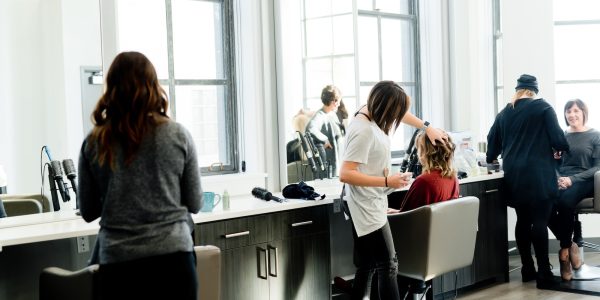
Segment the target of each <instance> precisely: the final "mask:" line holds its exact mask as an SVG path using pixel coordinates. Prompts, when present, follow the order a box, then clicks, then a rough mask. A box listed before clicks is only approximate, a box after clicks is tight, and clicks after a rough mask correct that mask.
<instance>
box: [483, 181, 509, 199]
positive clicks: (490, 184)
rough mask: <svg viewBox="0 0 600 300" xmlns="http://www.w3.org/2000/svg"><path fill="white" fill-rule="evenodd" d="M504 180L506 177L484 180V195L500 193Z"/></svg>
mask: <svg viewBox="0 0 600 300" xmlns="http://www.w3.org/2000/svg"><path fill="white" fill-rule="evenodd" d="M502 180H504V179H494V180H486V181H484V182H483V184H482V187H483V189H482V193H483V196H486V195H495V194H499V193H500V186H501V185H502Z"/></svg>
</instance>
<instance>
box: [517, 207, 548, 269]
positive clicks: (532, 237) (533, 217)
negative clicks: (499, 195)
mask: <svg viewBox="0 0 600 300" xmlns="http://www.w3.org/2000/svg"><path fill="white" fill-rule="evenodd" d="M552 207H553V202H552V200H551V199H531V201H529V202H527V203H523V204H522V205H518V206H517V207H515V211H516V213H517V224H516V226H515V239H516V242H517V248H518V249H519V254H520V255H521V262H522V263H523V266H524V267H529V268H533V267H534V264H533V258H532V256H531V244H533V249H534V250H535V256H536V260H537V265H538V271H540V272H543V271H549V270H550V260H549V259H548V229H547V227H548V221H549V219H550V214H551V212H552Z"/></svg>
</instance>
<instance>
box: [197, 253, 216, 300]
mask: <svg viewBox="0 0 600 300" xmlns="http://www.w3.org/2000/svg"><path fill="white" fill-rule="evenodd" d="M194 252H196V271H197V272H198V285H199V287H200V288H199V290H198V299H215V300H219V299H221V249H219V248H218V247H216V246H195V247H194Z"/></svg>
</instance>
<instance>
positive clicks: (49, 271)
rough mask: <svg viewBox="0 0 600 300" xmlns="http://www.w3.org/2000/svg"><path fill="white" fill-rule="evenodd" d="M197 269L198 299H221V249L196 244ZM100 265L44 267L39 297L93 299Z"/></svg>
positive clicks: (44, 298) (62, 299)
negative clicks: (76, 268) (68, 267)
mask: <svg viewBox="0 0 600 300" xmlns="http://www.w3.org/2000/svg"><path fill="white" fill-rule="evenodd" d="M194 252H195V253H196V272H197V273H198V299H202V300H204V299H211V300H219V299H221V250H220V249H219V248H217V247H215V246H195V247H194ZM98 268H99V266H98V265H91V266H88V267H85V268H83V269H81V270H77V271H68V270H65V269H62V268H58V267H50V268H45V269H44V270H42V273H41V274H40V286H39V287H40V289H39V292H40V300H55V299H56V300H59V299H60V300H91V299H96V298H97V295H96V293H95V292H94V282H95V280H96V279H95V278H96V276H95V274H96V273H97V271H98Z"/></svg>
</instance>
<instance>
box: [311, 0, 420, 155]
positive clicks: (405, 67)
mask: <svg viewBox="0 0 600 300" xmlns="http://www.w3.org/2000/svg"><path fill="white" fill-rule="evenodd" d="M353 3H356V7H353V6H352V5H353ZM302 9H303V15H302V25H303V37H304V39H303V41H304V44H303V46H304V53H303V55H304V56H303V73H304V74H303V79H304V86H303V87H304V91H303V93H304V107H305V108H307V109H309V110H317V109H319V108H320V107H321V106H322V103H321V100H320V93H321V89H322V88H323V87H324V86H325V85H328V84H334V85H336V86H338V87H339V88H340V90H341V92H342V94H343V101H344V104H345V105H346V108H347V110H348V112H349V113H350V114H352V113H353V112H354V111H356V110H357V109H358V108H360V106H362V105H363V104H366V102H367V97H368V95H369V92H370V90H371V88H372V87H373V86H374V85H375V84H376V83H377V82H379V81H381V80H393V81H395V82H397V83H398V84H400V85H401V86H402V87H403V88H404V89H405V90H406V92H407V94H408V95H409V96H411V100H412V102H411V103H412V105H411V111H412V112H413V113H416V114H419V113H420V90H419V80H418V79H419V72H418V64H417V57H418V37H417V32H418V30H417V24H418V22H417V15H418V14H417V1H413V0H358V1H341V0H304V1H303V6H302ZM401 128H402V127H399V129H401ZM406 143H407V141H406V140H405V134H404V131H403V130H399V131H398V132H397V133H396V134H395V135H394V138H393V139H392V150H400V149H404V148H405V147H406Z"/></svg>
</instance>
